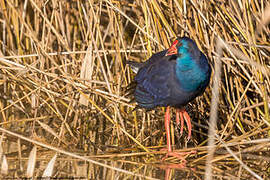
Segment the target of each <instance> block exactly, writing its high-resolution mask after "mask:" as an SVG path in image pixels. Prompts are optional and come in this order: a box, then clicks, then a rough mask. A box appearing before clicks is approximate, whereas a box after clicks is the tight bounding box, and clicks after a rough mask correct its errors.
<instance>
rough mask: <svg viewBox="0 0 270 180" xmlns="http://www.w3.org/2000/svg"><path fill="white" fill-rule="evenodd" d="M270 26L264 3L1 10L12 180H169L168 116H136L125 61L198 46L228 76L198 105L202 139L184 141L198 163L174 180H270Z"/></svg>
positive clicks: (11, 4)
mask: <svg viewBox="0 0 270 180" xmlns="http://www.w3.org/2000/svg"><path fill="white" fill-rule="evenodd" d="M269 21H270V4H269V1H268V2H267V1H262V0H251V1H241V0H238V1H234V0H229V1H213V0H211V1H195V0H188V1H186V0H169V1H168V2H167V1H164V0H159V1H158V0H152V1H146V0H136V1H135V2H133V1H117V0H115V1H113V0H100V1H93V0H89V1H56V0H51V1H45V0H43V1H34V0H25V1H14V0H0V118H1V122H0V124H1V127H0V131H1V132H2V136H1V140H0V157H1V161H0V162H1V176H9V177H32V176H34V177H41V176H50V175H52V176H54V177H83V178H92V179H134V178H136V179H144V178H145V179H151V178H156V179H163V176H164V175H165V171H164V170H163V169H162V168H161V166H162V164H163V163H162V162H161V157H162V153H161V152H159V149H161V148H162V147H164V146H165V134H164V132H165V131H164V126H163V124H164V123H163V115H164V109H162V108H157V109H156V110H155V111H151V112H148V113H145V112H144V111H142V110H136V111H135V112H133V111H132V110H133V108H134V107H135V104H133V103H129V100H130V98H131V97H129V96H125V87H126V86H127V85H128V84H129V83H130V82H131V81H132V79H133V77H134V74H133V73H132V72H131V71H130V69H129V68H128V67H127V66H126V64H125V61H126V60H133V61H145V60H146V59H147V58H149V57H150V56H151V55H152V54H153V53H155V52H158V51H160V50H163V49H165V48H167V47H168V46H169V44H170V43H171V42H172V40H173V39H174V38H175V37H176V36H183V35H186V36H189V37H191V38H192V39H194V40H195V41H196V43H197V44H198V46H199V48H200V49H201V50H202V51H203V52H204V53H205V54H207V56H208V57H209V60H210V61H211V63H212V64H213V66H214V65H215V64H219V62H221V65H220V70H221V76H218V75H219V73H216V74H214V75H217V76H216V77H215V78H214V79H216V80H218V81H214V80H213V79H212V81H211V85H210V87H209V88H208V89H207V90H206V93H204V95H203V96H202V97H200V98H197V99H196V100H195V101H194V102H192V103H191V104H190V105H189V106H188V109H189V113H190V115H191V117H192V119H193V127H194V132H193V139H192V140H191V141H190V142H188V143H187V142H185V137H186V135H184V136H183V137H181V138H178V136H177V134H178V133H177V130H176V131H175V134H176V137H175V144H176V147H177V149H179V151H188V150H196V151H197V154H195V155H190V156H189V158H187V160H188V168H186V169H182V170H180V169H171V170H170V171H171V172H170V175H171V176H172V177H171V178H175V179H179V178H183V177H186V178H188V177H189V178H192V177H193V178H194V179H196V178H198V179H203V178H204V176H205V169H206V167H207V169H208V170H207V172H206V173H207V174H208V176H207V177H208V178H211V177H212V178H214V179H237V178H238V179H246V178H263V179H267V178H269V177H270V173H269V171H270V164H269V162H270V153H269V147H268V146H270V138H269V135H270V118H269V104H270V103H269V88H270V87H269V85H270V79H269V74H270V71H269V55H270V51H269V50H270V42H269V39H270V37H269V36H270V34H269V33H270V30H269V25H268V23H269ZM216 69H217V66H216ZM219 79H220V80H219ZM213 86H214V88H213V91H212V87H213ZM212 97H215V98H214V99H212V101H211V98H212ZM218 97H219V98H218ZM211 102H212V103H211ZM215 104H216V105H215ZM211 105H212V107H211ZM210 107H211V117H210ZM209 119H211V124H212V126H210V127H212V128H211V131H209V137H210V141H209V143H210V144H209V146H208V148H207V141H208V135H207V129H208V122H209V121H208V120H209ZM215 121H216V122H217V126H216V123H215ZM213 145H215V147H214V146H213ZM207 149H208V150H209V153H210V154H208V152H207ZM211 150H213V151H211ZM167 163H170V164H177V163H179V162H177V161H176V160H175V159H170V160H168V161H167ZM45 169H46V170H45Z"/></svg>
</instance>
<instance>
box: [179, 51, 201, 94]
mask: <svg viewBox="0 0 270 180" xmlns="http://www.w3.org/2000/svg"><path fill="white" fill-rule="evenodd" d="M176 77H177V79H178V80H179V83H180V86H181V88H182V89H183V90H185V91H195V90H197V88H198V87H199V86H200V85H201V83H203V82H204V81H205V79H206V75H205V73H203V71H202V69H201V68H200V67H199V65H198V64H197V62H196V60H194V59H192V57H191V56H190V55H189V54H188V53H183V54H182V56H181V57H178V58H177V59H176Z"/></svg>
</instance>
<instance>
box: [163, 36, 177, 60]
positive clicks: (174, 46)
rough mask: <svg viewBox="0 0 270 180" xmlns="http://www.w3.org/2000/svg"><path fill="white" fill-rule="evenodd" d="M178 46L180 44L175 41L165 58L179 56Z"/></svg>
mask: <svg viewBox="0 0 270 180" xmlns="http://www.w3.org/2000/svg"><path fill="white" fill-rule="evenodd" d="M177 44H178V40H175V41H174V42H173V44H172V45H171V47H170V48H169V49H168V51H167V53H166V55H165V56H171V55H174V54H177V48H176V45H177Z"/></svg>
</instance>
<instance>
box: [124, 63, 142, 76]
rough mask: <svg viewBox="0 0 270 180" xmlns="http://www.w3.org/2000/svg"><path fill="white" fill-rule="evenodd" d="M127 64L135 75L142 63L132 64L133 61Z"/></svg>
mask: <svg viewBox="0 0 270 180" xmlns="http://www.w3.org/2000/svg"><path fill="white" fill-rule="evenodd" d="M127 64H128V65H130V67H131V70H132V71H133V72H134V73H136V74H137V72H138V71H139V69H140V68H141V67H142V66H143V63H139V62H134V61H127Z"/></svg>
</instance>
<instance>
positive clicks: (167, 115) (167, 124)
mask: <svg viewBox="0 0 270 180" xmlns="http://www.w3.org/2000/svg"><path fill="white" fill-rule="evenodd" d="M179 112H180V117H181V113H182V112H181V111H179ZM170 121H171V118H170V107H169V106H168V107H167V109H166V113H165V129H166V137H167V150H168V152H167V155H166V156H165V157H164V158H163V160H165V159H166V158H167V157H168V156H173V157H176V158H178V159H180V160H182V163H183V164H182V165H183V166H185V162H186V160H185V157H183V156H184V155H187V154H190V153H194V152H183V153H176V152H173V151H172V146H171V133H170ZM181 121H182V120H181ZM181 124H182V122H181Z"/></svg>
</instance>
